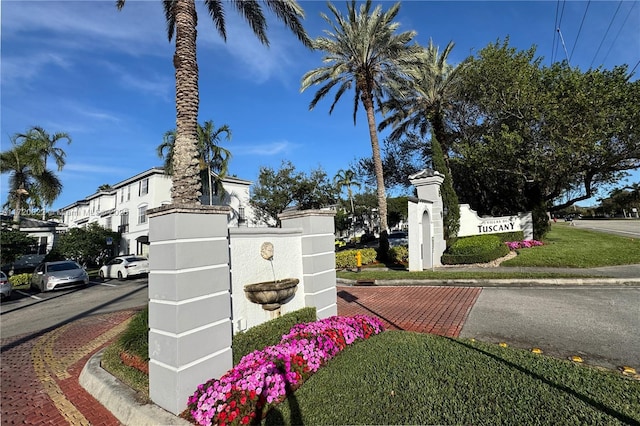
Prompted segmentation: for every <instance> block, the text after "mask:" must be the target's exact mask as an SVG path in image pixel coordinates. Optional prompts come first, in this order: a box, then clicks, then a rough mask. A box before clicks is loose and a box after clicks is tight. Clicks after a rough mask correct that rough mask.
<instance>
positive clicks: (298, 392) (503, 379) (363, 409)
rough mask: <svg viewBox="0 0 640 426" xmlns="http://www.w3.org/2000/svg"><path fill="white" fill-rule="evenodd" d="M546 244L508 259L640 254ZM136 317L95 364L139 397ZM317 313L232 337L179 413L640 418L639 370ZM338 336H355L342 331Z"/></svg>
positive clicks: (541, 420) (561, 232)
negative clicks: (127, 355)
mask: <svg viewBox="0 0 640 426" xmlns="http://www.w3.org/2000/svg"><path fill="white" fill-rule="evenodd" d="M596 242H597V244H596ZM543 243H544V245H542V246H534V247H530V248H523V249H518V254H519V256H518V257H516V258H515V259H518V258H519V257H520V256H522V257H523V258H525V256H524V255H523V253H526V254H527V256H528V257H529V259H528V260H527V261H526V262H525V264H531V265H536V266H540V265H543V266H554V265H553V263H552V261H555V256H564V257H563V258H564V259H566V261H567V262H572V259H573V260H577V259H587V261H586V262H583V263H584V266H585V267H588V266H603V265H602V263H603V262H604V263H605V264H621V263H629V264H632V263H640V242H638V241H635V240H632V239H629V238H624V237H616V236H609V235H603V234H599V233H592V232H589V231H583V230H578V229H575V228H569V227H564V226H554V227H553V228H552V231H551V232H550V233H549V234H548V237H547V238H546V239H545V241H543ZM603 243H604V244H606V245H607V247H609V246H610V247H611V249H612V250H616V251H618V252H625V255H623V256H621V257H622V259H623V261H622V262H616V260H613V258H609V257H607V256H602V255H600V256H596V253H599V254H602V252H601V249H600V248H599V247H600V245H601V244H603ZM565 251H568V252H573V254H564V252H565ZM525 259H526V258H525ZM545 259H551V260H547V261H545ZM616 259H620V257H616ZM527 262H528V263H527ZM607 262H608V263H607ZM569 264H570V265H571V266H576V264H572V263H569ZM559 266H564V265H559ZM379 269H380V268H378V271H377V272H376V273H377V274H405V275H406V276H409V275H408V274H410V273H408V272H406V271H383V270H379ZM362 274H364V272H363V273H362ZM475 275H476V276H477V274H475ZM501 276H502V277H504V275H501ZM546 276H548V274H546ZM143 315H144V313H142V314H141V315H140V317H141V318H142V319H141V318H140V317H138V318H135V319H134V320H133V321H132V324H133V325H132V327H131V329H133V330H135V331H134V332H132V334H131V333H130V334H125V335H124V336H123V338H122V339H121V340H120V341H118V342H117V343H116V344H114V345H112V346H111V347H110V348H108V350H107V351H106V352H105V356H104V358H103V364H104V365H105V367H106V368H107V369H109V370H110V371H112V372H113V374H115V375H117V376H118V377H121V378H122V379H123V380H125V381H127V383H129V384H130V385H131V386H132V387H134V388H136V389H137V390H138V391H139V392H140V393H141V395H142V396H143V397H146V395H147V394H148V389H147V386H148V385H147V376H146V374H145V373H143V372H141V371H140V370H139V369H137V368H134V367H140V366H139V365H135V364H136V362H133V363H130V364H131V365H133V367H128V366H126V365H125V364H124V363H123V357H122V356H121V353H122V352H123V351H124V352H138V354H139V356H138V359H142V360H143V361H144V360H146V358H147V357H148V355H147V353H146V348H144V347H142V348H141V347H136V346H137V344H136V342H146V338H147V337H146V334H147V330H146V327H145V324H146V323H145V319H144V317H143ZM314 320H315V312H314V311H313V309H311V308H305V309H304V310H301V311H298V312H293V313H291V314H287V315H285V316H283V317H280V318H278V319H276V320H273V321H271V322H269V323H265V324H263V325H261V326H258V327H255V328H253V329H250V330H247V332H245V333H240V334H238V335H236V336H234V340H233V355H234V364H235V365H236V367H234V369H233V370H231V371H230V372H229V373H227V375H226V376H225V377H224V378H223V379H221V380H212V381H210V382H209V383H207V384H203V386H202V387H201V388H200V389H197V390H196V389H194V396H193V397H192V398H191V399H190V401H189V403H190V404H191V410H189V411H186V412H185V413H183V417H185V418H188V419H190V420H191V421H195V419H198V420H201V421H202V422H203V424H209V423H208V422H213V424H215V423H219V424H243V423H252V424H253V423H256V422H257V421H258V420H259V419H260V417H262V416H265V418H264V419H263V420H262V423H263V424H491V425H493V424H638V423H640V381H638V380H636V379H637V376H635V377H636V379H634V378H632V377H627V376H624V375H622V374H620V373H619V372H617V371H608V370H603V369H600V368H594V367H590V366H585V365H580V364H576V363H574V362H572V361H569V360H561V359H555V358H552V357H549V356H547V355H544V354H536V353H533V352H529V351H526V350H522V349H517V348H512V347H508V346H500V345H494V344H489V343H483V342H479V341H474V340H467V339H453V338H445V337H440V336H435V335H428V334H418V333H411V332H401V331H385V332H381V333H379V334H377V332H378V331H379V330H378V329H375V330H376V332H371V330H372V329H373V328H371V327H374V328H375V327H376V325H375V324H376V323H375V319H370V320H363V319H360V320H359V322H358V321H356V322H353V321H352V320H346V319H341V318H334V319H332V320H330V321H314ZM368 321H373V322H372V323H369V322H368ZM303 323H304V324H307V325H306V326H303V325H298V326H296V324H303ZM327 324H329V325H330V326H329V327H327ZM354 324H355V325H356V327H355V329H354V328H347V326H349V327H352V326H354ZM358 324H359V325H360V328H358V327H357V326H358ZM365 324H366V326H364V325H365ZM367 327H369V328H367ZM365 329H368V330H369V332H363V330H365ZM347 330H350V331H347ZM135 334H137V335H138V337H137V338H136V337H135ZM345 334H346V335H349V336H352V337H353V336H355V337H353V338H351V337H350V338H349V339H348V341H347V339H345ZM365 335H366V337H365ZM304 339H307V340H304ZM311 341H313V342H316V343H319V344H320V346H318V345H317V344H316V343H313V344H312V343H311ZM301 342H302V343H301ZM265 348H266V349H265ZM318 348H321V349H318ZM336 348H337V349H339V350H337V349H336ZM256 351H257V352H256ZM305 351H306V352H308V353H303V352H305ZM319 354H320V355H319ZM326 354H329V355H330V356H325V355H326ZM252 374H253V375H252ZM249 377H253V379H249ZM252 380H253V381H252ZM274 383H276V384H277V386H275V387H274V386H273V384H274ZM302 383H304V384H302ZM260 384H262V385H260ZM269 389H270V390H269ZM274 389H277V391H275V390H274ZM252 391H253V393H252ZM272 391H273V392H272ZM285 395H286V396H287V397H286V399H284V396H285ZM198 401H199V402H198ZM185 402H186V401H185ZM199 404H200V405H199ZM198 405H199V406H200V408H201V409H200V410H199V411H198V410H195V413H196V414H194V413H193V412H191V411H192V410H193V409H194V408H195V407H197V406H198ZM223 412H224V413H225V414H222V415H220V414H221V413H223ZM202 413H206V415H205V414H202ZM231 413H236V414H231ZM251 413H256V414H255V415H253V416H252V415H251ZM240 414H242V415H240ZM231 417H232V418H231Z"/></svg>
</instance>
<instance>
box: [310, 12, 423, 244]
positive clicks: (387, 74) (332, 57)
mask: <svg viewBox="0 0 640 426" xmlns="http://www.w3.org/2000/svg"><path fill="white" fill-rule="evenodd" d="M328 6H329V10H330V11H331V13H332V14H333V18H334V19H335V23H334V22H333V21H332V20H331V19H330V18H329V17H328V16H327V15H325V14H324V13H323V14H321V16H322V17H323V18H324V20H325V21H326V22H327V23H328V24H329V26H330V27H331V30H325V37H318V38H316V39H315V40H314V41H313V47H314V48H315V49H317V50H321V51H323V52H325V54H326V55H325V57H324V58H323V63H324V64H326V65H324V66H322V67H320V68H317V69H314V70H311V71H309V72H307V73H306V74H305V75H304V76H303V77H302V83H301V91H304V90H306V89H308V88H309V87H311V86H315V85H321V87H320V89H319V90H318V91H317V92H316V94H315V96H314V98H313V100H312V101H311V103H310V105H309V109H313V108H314V107H315V106H316V104H317V103H318V101H320V100H321V99H322V98H324V97H325V96H326V95H327V94H328V93H329V92H330V91H331V89H333V88H334V87H335V88H337V91H336V93H335V96H334V99H333V103H332V104H331V108H330V109H329V113H330V114H331V112H332V111H333V109H334V107H335V106H336V104H337V102H338V101H339V100H340V98H341V97H342V95H343V94H344V93H345V92H346V91H347V90H349V89H351V88H353V89H354V92H355V96H354V109H353V121H354V124H355V122H356V115H357V111H358V105H359V103H362V106H363V107H364V109H365V112H366V115H367V122H368V125H369V137H370V139H371V150H372V153H373V165H374V171H375V175H376V184H377V196H378V208H379V213H380V231H381V232H380V252H381V255H382V256H385V253H386V251H387V249H388V245H389V243H388V232H389V226H388V224H387V196H386V191H385V187H384V177H383V171H382V160H381V158H380V144H379V142H378V133H377V130H376V118H375V104H378V106H380V105H381V104H382V100H383V98H384V97H385V96H387V95H388V94H389V92H393V91H394V90H397V88H398V87H399V86H401V85H402V84H403V82H404V80H405V79H406V77H407V73H408V72H409V70H410V68H411V67H412V66H413V64H414V63H415V62H416V58H417V56H419V55H420V54H421V53H422V51H423V49H422V48H420V47H419V46H412V45H409V42H411V40H412V39H413V38H414V37H415V35H416V33H415V31H407V32H403V33H400V34H396V30H397V29H398V27H399V24H398V23H396V22H393V20H394V19H395V17H396V15H397V14H398V11H399V10H400V3H396V4H394V5H393V6H391V8H389V10H388V11H386V12H384V13H383V12H382V9H381V7H380V6H377V7H376V8H375V9H374V10H373V11H372V10H371V1H370V0H367V2H366V3H365V4H363V5H361V6H360V8H359V10H356V2H355V0H352V1H351V2H350V3H347V12H348V13H347V16H346V17H344V16H342V14H341V13H340V12H339V11H338V10H337V9H336V8H335V6H334V5H332V4H331V3H329V4H328Z"/></svg>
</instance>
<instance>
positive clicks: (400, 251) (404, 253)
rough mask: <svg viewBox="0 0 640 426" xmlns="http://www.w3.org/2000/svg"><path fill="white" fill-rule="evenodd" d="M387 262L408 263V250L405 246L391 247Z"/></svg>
mask: <svg viewBox="0 0 640 426" xmlns="http://www.w3.org/2000/svg"><path fill="white" fill-rule="evenodd" d="M389 260H390V261H392V262H395V263H406V262H408V261H409V248H408V247H405V246H398V247H391V248H390V249H389Z"/></svg>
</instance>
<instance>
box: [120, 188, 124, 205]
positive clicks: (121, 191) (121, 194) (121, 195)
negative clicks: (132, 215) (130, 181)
mask: <svg viewBox="0 0 640 426" xmlns="http://www.w3.org/2000/svg"><path fill="white" fill-rule="evenodd" d="M120 202H121V203H123V202H124V188H123V189H121V190H120Z"/></svg>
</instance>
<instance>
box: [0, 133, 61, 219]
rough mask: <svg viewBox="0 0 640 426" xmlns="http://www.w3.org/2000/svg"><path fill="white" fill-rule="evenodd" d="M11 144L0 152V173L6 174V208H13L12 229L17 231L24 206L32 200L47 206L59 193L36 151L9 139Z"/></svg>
mask: <svg viewBox="0 0 640 426" xmlns="http://www.w3.org/2000/svg"><path fill="white" fill-rule="evenodd" d="M11 144H12V148H11V149H9V150H7V151H4V152H2V153H0V172H2V173H3V174H4V173H8V174H9V193H8V200H7V205H8V206H9V208H11V209H13V222H14V228H16V229H18V228H19V227H20V217H21V215H22V209H23V208H24V205H25V203H26V202H27V201H28V200H33V201H35V202H36V203H44V204H46V205H51V204H52V203H53V201H54V200H55V199H56V198H57V197H58V196H59V195H60V193H61V192H62V183H61V182H60V180H59V179H58V177H57V176H56V175H55V173H53V172H52V171H51V170H48V169H47V168H46V167H45V164H44V158H43V156H42V152H41V151H40V150H38V149H34V147H33V145H31V144H27V143H19V142H18V138H17V136H14V137H13V138H11ZM40 205H42V204H40Z"/></svg>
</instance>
